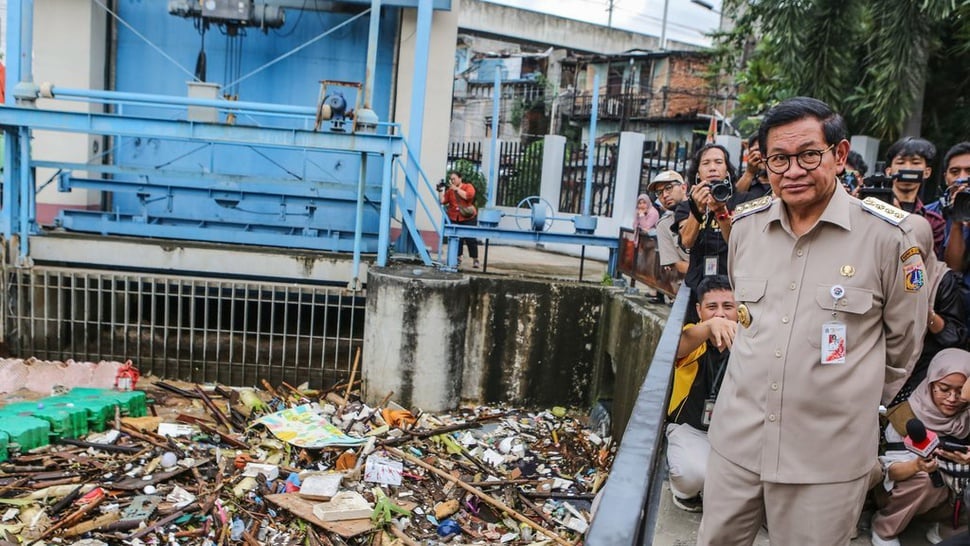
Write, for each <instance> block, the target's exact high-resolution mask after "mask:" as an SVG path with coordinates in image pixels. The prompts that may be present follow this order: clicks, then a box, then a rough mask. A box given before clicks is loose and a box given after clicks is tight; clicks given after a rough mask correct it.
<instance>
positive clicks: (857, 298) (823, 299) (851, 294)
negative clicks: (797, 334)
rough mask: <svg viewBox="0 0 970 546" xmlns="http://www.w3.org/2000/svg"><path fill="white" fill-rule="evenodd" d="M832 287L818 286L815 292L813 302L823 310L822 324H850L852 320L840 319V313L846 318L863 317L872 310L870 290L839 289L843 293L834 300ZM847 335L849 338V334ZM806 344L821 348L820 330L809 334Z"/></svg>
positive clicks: (849, 287) (847, 287) (828, 285)
mask: <svg viewBox="0 0 970 546" xmlns="http://www.w3.org/2000/svg"><path fill="white" fill-rule="evenodd" d="M833 286H834V285H831V284H820V285H818V288H817V289H816V291H815V301H816V303H818V306H819V307H821V308H822V309H824V314H823V315H822V316H823V317H824V318H823V319H822V321H821V322H822V323H825V322H830V321H837V322H841V323H851V322H853V321H852V320H846V318H847V317H840V316H839V315H840V314H841V313H846V314H847V315H848V316H853V315H857V316H858V315H864V314H866V313H868V312H869V310H870V309H872V305H873V293H872V291H871V290H867V289H865V288H854V287H851V286H845V287H840V288H841V289H842V292H843V294H842V297H840V298H836V297H835V296H833V295H832V293H833V289H832V287H833ZM846 326H847V327H849V324H846ZM819 328H821V324H819ZM847 333H848V334H849V335H850V337H851V332H847ZM808 342H809V344H810V345H811V346H812V347H821V344H822V336H821V330H819V332H817V333H816V332H813V333H811V334H810V335H809V336H808Z"/></svg>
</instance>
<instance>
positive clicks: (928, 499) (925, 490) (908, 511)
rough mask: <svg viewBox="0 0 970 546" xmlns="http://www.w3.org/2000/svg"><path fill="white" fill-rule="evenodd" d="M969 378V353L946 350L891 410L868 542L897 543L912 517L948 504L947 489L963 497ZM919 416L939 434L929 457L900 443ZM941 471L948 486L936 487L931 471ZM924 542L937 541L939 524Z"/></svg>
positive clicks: (968, 462) (968, 459)
mask: <svg viewBox="0 0 970 546" xmlns="http://www.w3.org/2000/svg"><path fill="white" fill-rule="evenodd" d="M968 377H970V353H968V352H967V351H965V350H963V349H944V350H942V351H940V352H939V353H937V354H936V356H935V357H933V360H931V361H930V365H929V368H928V369H927V373H926V378H925V379H923V381H922V382H920V384H919V385H918V386H917V387H916V389H915V390H914V391H913V393H912V395H911V396H910V397H909V400H908V401H907V402H904V403H903V404H904V406H908V410H909V411H906V410H907V408H905V407H904V408H903V409H902V410H897V411H896V412H894V414H893V416H891V417H890V424H889V426H887V427H886V430H885V437H886V450H885V452H884V453H883V454H882V455H881V456H880V457H879V461H880V463H882V466H883V469H884V479H883V483H882V486H881V487H877V489H876V491H877V495H876V499H877V504H878V505H879V510H878V511H877V512H876V514H875V515H874V516H873V518H872V537H871V540H872V544H873V545H874V546H898V545H899V544H900V542H899V539H898V538H897V536H898V535H899V534H900V533H902V532H903V530H905V529H906V526H907V525H909V523H910V521H912V519H913V518H914V517H915V516H917V515H919V514H925V513H927V512H930V511H931V510H933V509H934V508H936V507H937V506H939V505H941V504H943V503H946V502H947V501H948V499H949V496H950V492H951V491H953V492H954V493H956V494H957V495H960V496H962V494H963V490H964V489H965V488H966V484H967V479H966V478H965V476H967V475H968V474H967V472H968V471H970V455H968V454H967V453H966V452H965V451H962V450H961V448H960V447H959V446H962V445H966V444H967V440H968V436H970V412H968V411H967V407H968V403H967V401H966V400H964V399H963V397H962V392H963V390H964V389H965V387H966V384H967V378H968ZM914 417H915V418H916V419H919V420H920V421H921V422H922V423H923V425H924V426H925V427H926V429H927V430H929V431H932V432H934V433H936V434H937V436H938V437H939V439H940V440H941V442H942V444H943V445H944V447H946V448H948V449H944V448H937V449H936V450H935V452H934V453H933V455H932V456H930V457H920V456H918V455H916V454H914V453H912V452H911V451H909V450H907V449H906V447H905V445H904V441H905V440H904V439H905V436H906V424H905V423H907V422H908V421H909V420H910V419H912V418H914ZM935 472H939V473H940V474H941V475H942V478H943V481H944V483H946V484H947V485H948V486H949V487H934V485H933V483H932V479H931V474H933V473H935ZM927 540H929V541H930V542H931V543H932V544H936V543H939V542H940V540H941V538H940V535H939V526H938V525H934V526H933V527H931V528H930V530H929V531H928V532H927Z"/></svg>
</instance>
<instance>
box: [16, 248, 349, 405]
mask: <svg viewBox="0 0 970 546" xmlns="http://www.w3.org/2000/svg"><path fill="white" fill-rule="evenodd" d="M6 281H7V286H6V293H7V306H6V309H5V311H6V312H5V325H6V329H7V338H8V343H9V346H10V350H11V352H12V353H13V354H16V355H18V356H25V357H26V356H35V357H37V358H41V359H46V360H64V359H68V358H72V359H75V360H90V361H98V360H117V361H124V360H126V359H131V360H132V361H134V363H135V365H136V366H137V367H139V368H140V369H141V370H142V371H143V372H148V371H150V372H152V373H153V374H154V375H156V376H159V377H163V378H177V379H182V380H186V381H196V382H209V381H218V382H221V383H225V384H229V385H239V386H243V385H257V384H258V383H259V380H261V379H266V380H268V381H270V382H272V383H274V384H278V383H279V382H280V381H287V382H290V383H291V384H294V385H296V384H300V383H303V382H309V384H310V386H311V387H313V388H320V387H329V386H332V385H333V384H335V383H338V382H340V381H344V380H346V379H347V377H348V376H349V375H350V364H351V362H352V361H353V357H354V354H355V351H356V350H357V349H358V348H360V347H362V345H363V330H364V311H365V302H364V297H363V295H360V294H356V295H355V294H348V293H346V292H345V291H344V290H342V289H338V288H334V287H327V286H307V285H294V284H292V283H276V282H250V281H239V280H230V279H207V278H194V277H178V276H158V275H150V274H139V273H131V274H119V273H111V272H104V271H96V270H75V269H63V268H53V267H34V268H32V269H30V270H15V271H9V270H8V272H7V275H6Z"/></svg>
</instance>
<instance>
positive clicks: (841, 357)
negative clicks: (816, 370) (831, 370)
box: [822, 321, 846, 364]
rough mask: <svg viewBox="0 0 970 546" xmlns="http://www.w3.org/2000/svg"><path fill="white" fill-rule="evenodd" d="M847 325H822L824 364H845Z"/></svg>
mask: <svg viewBox="0 0 970 546" xmlns="http://www.w3.org/2000/svg"><path fill="white" fill-rule="evenodd" d="M845 344H846V341H845V324H843V323H841V322H834V321H833V322H826V323H825V324H823V325H822V364H845Z"/></svg>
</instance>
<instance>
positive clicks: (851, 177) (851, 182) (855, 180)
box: [840, 171, 859, 193]
mask: <svg viewBox="0 0 970 546" xmlns="http://www.w3.org/2000/svg"><path fill="white" fill-rule="evenodd" d="M840 180H841V182H842V186H843V187H845V191H847V192H849V193H852V192H854V191H855V189H856V187H857V186H858V185H859V177H858V176H856V173H854V172H852V171H845V172H844V173H842V178H841V179H840Z"/></svg>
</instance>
